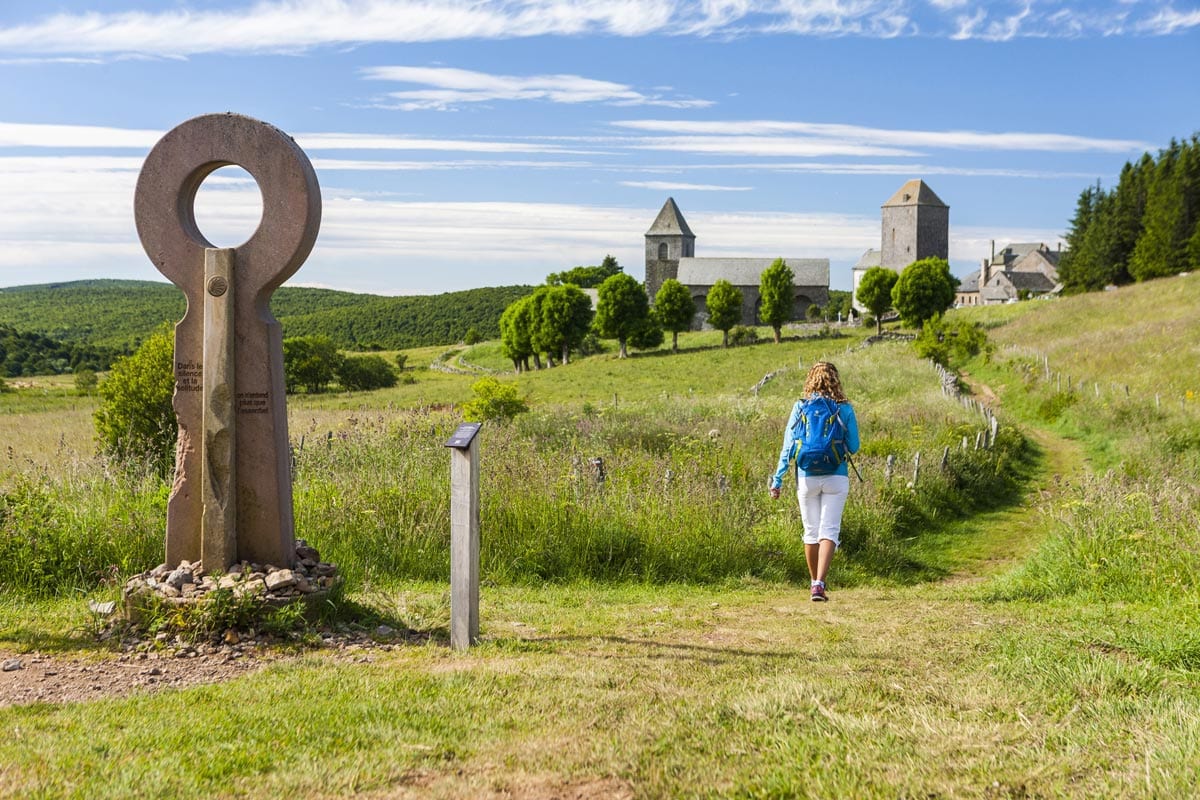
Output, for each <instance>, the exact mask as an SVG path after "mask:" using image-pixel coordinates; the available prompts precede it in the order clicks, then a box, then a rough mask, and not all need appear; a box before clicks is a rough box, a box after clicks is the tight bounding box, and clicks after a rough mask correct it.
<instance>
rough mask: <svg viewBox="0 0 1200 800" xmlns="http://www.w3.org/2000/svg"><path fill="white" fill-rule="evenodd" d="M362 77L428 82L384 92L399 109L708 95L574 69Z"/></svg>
mask: <svg viewBox="0 0 1200 800" xmlns="http://www.w3.org/2000/svg"><path fill="white" fill-rule="evenodd" d="M362 73H363V76H364V77H365V78H367V79H368V80H380V81H394V82H398V83H413V84H419V85H424V86H428V87H432V88H428V89H410V90H404V91H398V92H389V93H388V95H387V96H388V97H389V98H391V99H392V100H394V101H397V103H396V107H397V108H399V109H400V110H403V111H416V110H438V111H444V110H448V109H451V108H454V107H455V106H458V105H461V104H464V103H484V102H490V101H495V100H507V101H512V100H544V101H548V102H552V103H612V104H616V105H627V106H641V105H651V106H666V107H669V108H703V107H707V106H710V105H712V101H709V100H689V99H671V98H664V97H657V96H648V95H645V94H642V93H641V92H638V91H635V90H634V89H633V88H632V87H630V86H627V85H625V84H622V83H613V82H611V81H603V80H597V79H595V78H585V77H582V76H580V75H530V76H517V75H491V74H488V73H484V72H475V71H472V70H466V69H455V68H451V67H403V66H390V67H368V68H366V69H364V70H362Z"/></svg>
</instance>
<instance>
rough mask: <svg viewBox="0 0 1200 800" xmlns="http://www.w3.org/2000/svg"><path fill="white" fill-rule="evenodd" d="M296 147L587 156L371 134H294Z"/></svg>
mask: <svg viewBox="0 0 1200 800" xmlns="http://www.w3.org/2000/svg"><path fill="white" fill-rule="evenodd" d="M295 139H296V142H297V144H299V145H300V146H301V147H303V148H304V149H305V150H425V151H432V152H471V153H550V154H565V155H584V154H589V153H591V152H592V151H590V150H578V149H570V148H566V147H563V146H561V145H556V144H549V143H546V142H544V141H510V142H495V141H486V140H483V139H479V140H475V139H423V138H418V137H410V136H389V135H386V134H373V133H298V134H296V135H295Z"/></svg>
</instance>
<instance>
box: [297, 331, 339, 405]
mask: <svg viewBox="0 0 1200 800" xmlns="http://www.w3.org/2000/svg"><path fill="white" fill-rule="evenodd" d="M341 364H342V354H341V353H340V352H338V349H337V345H335V344H334V343H333V340H332V339H330V338H329V337H328V336H293V337H291V338H288V339H284V340H283V379H284V384H285V386H286V389H287V391H288V392H289V393H291V392H295V391H296V390H297V389H298V388H299V387H301V386H303V387H304V389H305V391H307V392H309V393H310V394H316V393H318V392H322V391H324V390H325V387H326V386H327V385H328V384H329V383H330V381H332V380H333V379H334V377H335V376H336V375H337V372H338V369H339V368H340V367H341Z"/></svg>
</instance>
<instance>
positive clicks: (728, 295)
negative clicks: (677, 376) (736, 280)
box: [704, 278, 742, 347]
mask: <svg viewBox="0 0 1200 800" xmlns="http://www.w3.org/2000/svg"><path fill="white" fill-rule="evenodd" d="M704 307H705V309H707V310H708V324H710V325H712V326H713V327H714V328H716V329H717V330H719V331H720V332H721V334H722V335H721V346H722V347H728V346H729V329H730V328H732V327H733V326H734V325H737V324H738V323H739V322H741V321H742V290H741V289H739V288H737V287H736V286H734V285H733V284H732V283H730V282H729V281H727V280H725V279H724V278H720V279H718V280H717V282H716V283H714V284H713V285H712V288H710V289H709V290H708V296H707V297H706V298H705V299H704Z"/></svg>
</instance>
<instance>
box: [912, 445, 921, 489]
mask: <svg viewBox="0 0 1200 800" xmlns="http://www.w3.org/2000/svg"><path fill="white" fill-rule="evenodd" d="M920 474H921V451H920V450H918V451H917V455H916V458H914V459H913V479H912V483H913V486H916V485H917V476H918V475H920Z"/></svg>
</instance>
